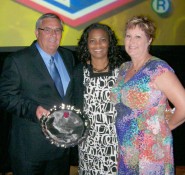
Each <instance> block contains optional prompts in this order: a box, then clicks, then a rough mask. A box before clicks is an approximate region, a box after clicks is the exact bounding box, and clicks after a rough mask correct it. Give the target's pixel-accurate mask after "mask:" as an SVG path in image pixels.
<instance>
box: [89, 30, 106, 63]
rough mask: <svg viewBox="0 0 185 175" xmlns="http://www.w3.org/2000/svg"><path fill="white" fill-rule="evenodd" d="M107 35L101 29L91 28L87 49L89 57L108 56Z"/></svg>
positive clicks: (101, 57)
mask: <svg viewBox="0 0 185 175" xmlns="http://www.w3.org/2000/svg"><path fill="white" fill-rule="evenodd" d="M108 47H109V36H108V34H107V32H106V31H105V30H103V29H93V30H91V31H90V32H89V36H88V49H89V52H90V54H91V59H97V58H98V59H103V58H106V59H107V57H108Z"/></svg>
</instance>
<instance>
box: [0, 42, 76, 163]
mask: <svg viewBox="0 0 185 175" xmlns="http://www.w3.org/2000/svg"><path fill="white" fill-rule="evenodd" d="M58 52H59V54H60V55H61V57H62V59H63V61H64V64H65V66H66V68H67V71H68V73H69V75H70V76H71V73H72V70H73V66H74V57H73V54H72V52H70V51H69V50H67V49H64V48H62V47H59V49H58ZM71 98H72V94H71V88H70V84H69V86H68V89H67V93H66V95H65V97H64V99H63V100H62V99H61V97H60V95H59V93H58V91H57V89H56V87H55V85H54V82H53V80H52V78H51V76H50V74H49V72H48V70H47V67H46V66H45V63H44V61H43V60H42V58H41V55H40V53H39V52H38V50H37V48H36V46H35V44H34V43H33V44H32V45H31V46H30V47H27V48H25V49H23V50H21V51H18V52H15V53H13V54H12V55H10V56H8V58H6V59H5V62H4V66H3V72H2V74H1V78H0V107H1V108H3V109H5V110H7V111H8V112H11V114H12V128H11V143H10V153H11V155H13V156H16V157H19V156H20V157H21V156H24V157H25V159H28V160H51V159H54V158H58V157H61V156H62V153H63V151H65V149H63V148H58V147H56V146H55V145H52V144H50V142H49V141H48V140H47V139H46V138H45V136H44V135H43V133H42V130H41V126H40V123H39V121H38V120H37V118H36V108H37V106H38V105H41V106H43V107H44V108H46V109H50V108H52V107H53V106H54V105H58V104H60V103H62V102H63V103H68V104H70V102H71Z"/></svg>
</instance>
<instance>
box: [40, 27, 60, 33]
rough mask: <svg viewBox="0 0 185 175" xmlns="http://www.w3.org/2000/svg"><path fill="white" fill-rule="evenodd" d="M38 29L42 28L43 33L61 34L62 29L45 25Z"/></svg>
mask: <svg viewBox="0 0 185 175" xmlns="http://www.w3.org/2000/svg"><path fill="white" fill-rule="evenodd" d="M38 29H39V30H42V31H43V32H44V33H46V34H51V33H53V32H54V33H56V34H61V33H62V31H63V29H62V28H56V29H52V28H49V27H45V28H38Z"/></svg>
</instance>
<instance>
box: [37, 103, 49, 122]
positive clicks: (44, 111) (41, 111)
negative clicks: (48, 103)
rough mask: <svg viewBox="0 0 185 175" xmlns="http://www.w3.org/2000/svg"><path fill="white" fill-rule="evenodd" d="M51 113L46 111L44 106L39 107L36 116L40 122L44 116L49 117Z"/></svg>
mask: <svg viewBox="0 0 185 175" xmlns="http://www.w3.org/2000/svg"><path fill="white" fill-rule="evenodd" d="M49 114H50V112H49V111H48V110H46V109H44V108H43V107H42V106H38V107H37V110H36V116H37V118H38V119H39V120H40V119H41V117H42V116H43V115H46V116H48V115H49Z"/></svg>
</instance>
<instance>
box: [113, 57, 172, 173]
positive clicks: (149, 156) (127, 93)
mask: <svg viewBox="0 0 185 175" xmlns="http://www.w3.org/2000/svg"><path fill="white" fill-rule="evenodd" d="M131 65H132V62H126V63H124V64H123V65H122V66H121V69H120V73H119V76H118V80H117V82H116V84H115V85H114V87H113V88H112V90H111V94H110V96H111V100H112V101H113V103H115V107H116V110H117V117H116V131H117V137H118V149H119V153H118V175H173V174H174V166H173V146H172V134H171V131H170V129H169V127H168V125H167V122H166V120H165V117H164V111H165V109H166V105H167V99H166V96H165V94H164V93H163V92H161V91H160V90H157V89H155V88H154V87H153V82H154V80H155V79H156V78H157V77H158V76H160V75H161V74H163V73H165V72H167V71H172V72H173V70H172V68H171V67H170V66H169V65H168V64H167V63H166V62H165V61H163V60H161V59H158V58H156V57H152V59H151V60H150V61H149V62H147V64H145V65H144V66H143V67H142V68H141V69H140V70H139V71H138V72H137V73H136V74H135V75H134V76H133V77H132V78H131V79H130V80H128V81H127V82H124V78H125V75H126V73H127V70H128V69H129V68H130V66H131Z"/></svg>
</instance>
